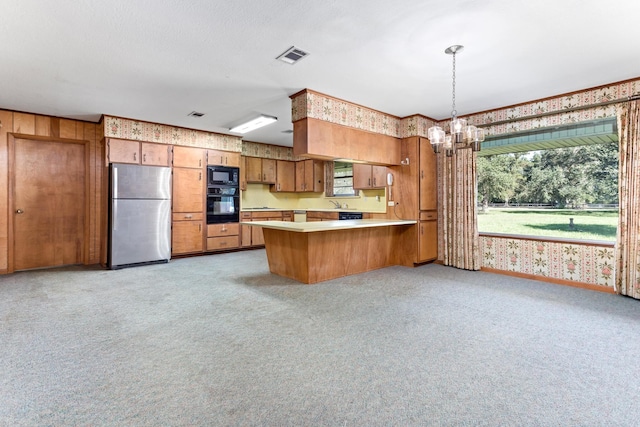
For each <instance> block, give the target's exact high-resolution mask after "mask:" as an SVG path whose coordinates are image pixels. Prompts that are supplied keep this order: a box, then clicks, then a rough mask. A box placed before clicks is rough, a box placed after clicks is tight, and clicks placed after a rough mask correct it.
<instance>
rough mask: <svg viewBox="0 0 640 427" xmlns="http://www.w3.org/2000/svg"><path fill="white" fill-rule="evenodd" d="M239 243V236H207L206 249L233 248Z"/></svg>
mask: <svg viewBox="0 0 640 427" xmlns="http://www.w3.org/2000/svg"><path fill="white" fill-rule="evenodd" d="M239 244H240V236H238V235H235V236H225V237H207V250H208V251H217V250H221V249H234V248H237V247H238V246H239Z"/></svg>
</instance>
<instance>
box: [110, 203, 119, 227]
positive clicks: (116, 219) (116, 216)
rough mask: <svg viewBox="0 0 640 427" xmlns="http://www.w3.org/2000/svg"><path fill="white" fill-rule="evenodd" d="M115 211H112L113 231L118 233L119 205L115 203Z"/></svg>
mask: <svg viewBox="0 0 640 427" xmlns="http://www.w3.org/2000/svg"><path fill="white" fill-rule="evenodd" d="M112 206H113V209H112V213H113V215H112V218H111V230H113V231H116V230H117V229H118V204H117V203H113V204H112Z"/></svg>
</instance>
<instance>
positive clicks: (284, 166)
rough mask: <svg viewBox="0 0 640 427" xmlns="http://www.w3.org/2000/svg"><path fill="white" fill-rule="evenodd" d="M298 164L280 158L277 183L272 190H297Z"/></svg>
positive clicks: (277, 167)
mask: <svg viewBox="0 0 640 427" xmlns="http://www.w3.org/2000/svg"><path fill="white" fill-rule="evenodd" d="M295 183H296V165H295V163H294V162H290V161H288V160H278V161H277V162H276V185H275V186H273V190H272V191H276V192H277V191H295V190H296V186H295Z"/></svg>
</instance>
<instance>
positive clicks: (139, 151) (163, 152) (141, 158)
mask: <svg viewBox="0 0 640 427" xmlns="http://www.w3.org/2000/svg"><path fill="white" fill-rule="evenodd" d="M107 146H108V153H107V160H108V163H130V164H135V165H147V166H171V146H170V145H167V144H154V143H152V142H140V141H133V140H130V139H115V138H109V140H108V142H107Z"/></svg>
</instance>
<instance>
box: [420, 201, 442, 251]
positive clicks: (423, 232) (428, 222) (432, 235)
mask: <svg viewBox="0 0 640 427" xmlns="http://www.w3.org/2000/svg"><path fill="white" fill-rule="evenodd" d="M418 226H419V230H418V232H419V234H418V262H425V261H433V260H435V259H437V258H438V216H437V214H436V212H435V211H428V212H420V221H419V224H418Z"/></svg>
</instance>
